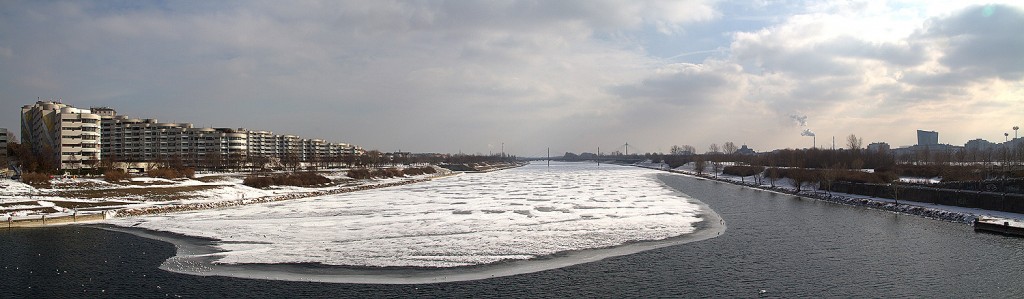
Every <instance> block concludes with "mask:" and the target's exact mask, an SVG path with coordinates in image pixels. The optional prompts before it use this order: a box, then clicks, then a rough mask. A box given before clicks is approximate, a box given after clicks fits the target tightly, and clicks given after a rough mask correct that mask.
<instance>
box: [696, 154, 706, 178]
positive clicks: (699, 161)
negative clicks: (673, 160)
mask: <svg viewBox="0 0 1024 299" xmlns="http://www.w3.org/2000/svg"><path fill="white" fill-rule="evenodd" d="M706 168H707V164H705V162H704V157H702V156H697V157H696V158H694V159H693V170H694V171H696V172H697V175H702V174H704V169H706Z"/></svg>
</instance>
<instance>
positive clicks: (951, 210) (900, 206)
mask: <svg viewBox="0 0 1024 299" xmlns="http://www.w3.org/2000/svg"><path fill="white" fill-rule="evenodd" d="M634 166H637V167H642V168H647V169H656V170H661V171H665V172H669V173H676V174H680V175H686V176H690V177H693V178H698V179H703V180H712V181H718V182H723V183H729V184H734V185H739V186H744V187H747V188H752V189H759V190H764V191H769V192H777V193H782V194H789V195H796V196H800V197H804V198H809V199H816V200H821V201H826V202H831V203H837V204H842V205H849V206H858V207H866V208H870V209H877V210H885V211H890V212H895V213H901V214H907V215H914V216H920V217H924V218H929V219H936V220H942V221H949V222H955V223H962V224H969V225H970V224H973V223H974V220H975V219H977V218H979V217H998V218H1009V219H1022V218H1024V215H1021V214H1015V213H1007V212H999V211H989V210H980V209H971V208H963V207H954V206H943V205H936V204H929V203H919V202H913V201H905V200H900V201H896V200H892V199H887V198H876V197H865V196H859V195H854V194H845V193H836V192H831V193H829V192H824V191H820V190H801V191H799V192H798V191H796V188H795V187H793V186H792V185H791V183H790V182H789V180H786V179H782V180H778V181H776V183H775V186H771V185H765V184H764V183H763V182H762V183H761V184H758V183H755V182H753V180H751V181H749V182H748V181H747V180H746V179H741V178H739V177H733V176H727V175H719V176H718V177H715V176H713V175H698V174H696V173H693V172H689V171H685V170H679V169H668V168H665V167H664V166H663V165H662V164H653V163H652V164H643V163H638V164H634Z"/></svg>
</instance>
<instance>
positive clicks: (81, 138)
mask: <svg viewBox="0 0 1024 299" xmlns="http://www.w3.org/2000/svg"><path fill="white" fill-rule="evenodd" d="M100 119H101V117H100V116H99V115H98V114H95V113H92V111H91V110H89V109H78V108H75V107H71V106H68V105H65V104H62V103H58V102H52V101H39V102H36V104H35V105H25V106H23V107H22V108H21V140H22V143H24V144H26V145H29V146H30V147H31V149H32V151H33V152H34V153H36V154H39V155H50V157H43V158H44V159H47V158H52V159H53V161H55V162H58V167H59V168H60V169H78V168H93V167H96V166H97V164H98V163H99V161H100V157H101V156H100Z"/></svg>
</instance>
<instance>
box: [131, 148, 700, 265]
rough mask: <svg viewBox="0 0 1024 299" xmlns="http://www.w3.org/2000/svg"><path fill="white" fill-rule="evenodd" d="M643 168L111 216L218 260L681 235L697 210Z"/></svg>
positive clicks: (400, 256) (522, 253)
mask: <svg viewBox="0 0 1024 299" xmlns="http://www.w3.org/2000/svg"><path fill="white" fill-rule="evenodd" d="M656 173H658V172H657V171H654V170H649V169H641V168H636V167H622V166H614V165H600V166H597V165H595V164H586V163H555V164H552V166H550V167H547V166H545V165H543V164H532V165H528V166H525V167H521V168H516V169H510V170H504V171H498V172H492V173H482V174H463V175H458V176H453V177H448V178H443V179H437V180H433V181H430V182H425V183H419V184H413V185H407V186H402V187H395V188H388V189H380V190H369V191H362V192H355V193H347V194H339V195H331V196H324V197H314V198H307V199H300V200H293V201H284V202H276V203H270V204H263V205H253V206H244V207H238V208H230V209H217V210H205V211H196V212H189V213H180V214H169V215H161V216H147V217H141V218H127V219H115V220H112V223H114V224H117V225H122V226H138V227H141V228H146V229H151V230H158V231H169V232H174V233H180V234H185V235H190V236H198V237H207V238H214V239H217V240H221V242H218V243H217V246H218V247H219V248H220V249H223V250H225V252H222V253H218V254H217V256H218V257H219V259H218V260H217V262H218V263H226V264H249V263H270V264H275V263H322V264H328V265H346V266H371V267H390V266H403V267H457V266H469V265H480V264H487V263H493V262H498V261H502V260H523V259H532V258H536V257H540V256H545V255H551V254H554V253H558V252H563V251H574V250H585V249H593V248H606V247H612V246H617V245H622V244H625V243H630V242H636V241H648V240H663V239H666V238H671V237H676V236H680V235H684V234H688V233H691V232H693V231H694V230H695V227H694V225H695V224H696V223H697V222H699V221H700V220H701V218H700V215H699V213H700V206H699V205H698V204H696V203H694V202H692V201H691V199H688V198H686V197H683V195H681V194H679V193H676V192H674V191H672V190H670V189H668V188H667V187H665V186H663V185H662V184H661V183H660V182H659V181H658V180H657V179H656V178H655V176H654V174H656Z"/></svg>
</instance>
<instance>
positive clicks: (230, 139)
mask: <svg viewBox="0 0 1024 299" xmlns="http://www.w3.org/2000/svg"><path fill="white" fill-rule="evenodd" d="M22 139H23V140H26V141H31V144H32V147H33V149H34V150H37V152H40V153H41V152H45V150H44V148H50V149H60V152H59V153H54V157H59V158H60V159H61V164H60V168H61V169H69V168H91V167H96V166H99V162H100V157H103V161H105V162H108V163H114V162H119V163H144V164H145V163H152V162H168V163H171V162H176V161H181V162H182V163H183V164H184V165H186V166H210V167H220V166H221V165H224V164H222V163H235V164H236V165H237V164H238V163H244V161H246V160H247V158H249V157H267V158H272V159H276V160H277V162H281V161H298V162H314V161H315V162H327V161H338V162H340V161H341V157H342V156H344V155H359V154H362V153H363V151H362V149H360V148H358V147H356V146H352V145H349V144H345V143H328V142H326V141H324V140H322V139H303V138H301V137H299V136H296V135H275V134H274V133H273V132H270V131H249V130H246V129H244V128H239V129H233V128H196V127H194V126H193V125H192V124H191V123H161V122H159V121H158V120H156V119H144V118H132V117H128V116H124V115H118V114H117V111H115V110H114V109H111V108H106V107H93V108H90V109H78V108H74V107H71V106H68V105H65V104H61V103H55V102H38V103H36V104H35V105H26V106H25V107H23V108H22Z"/></svg>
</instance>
